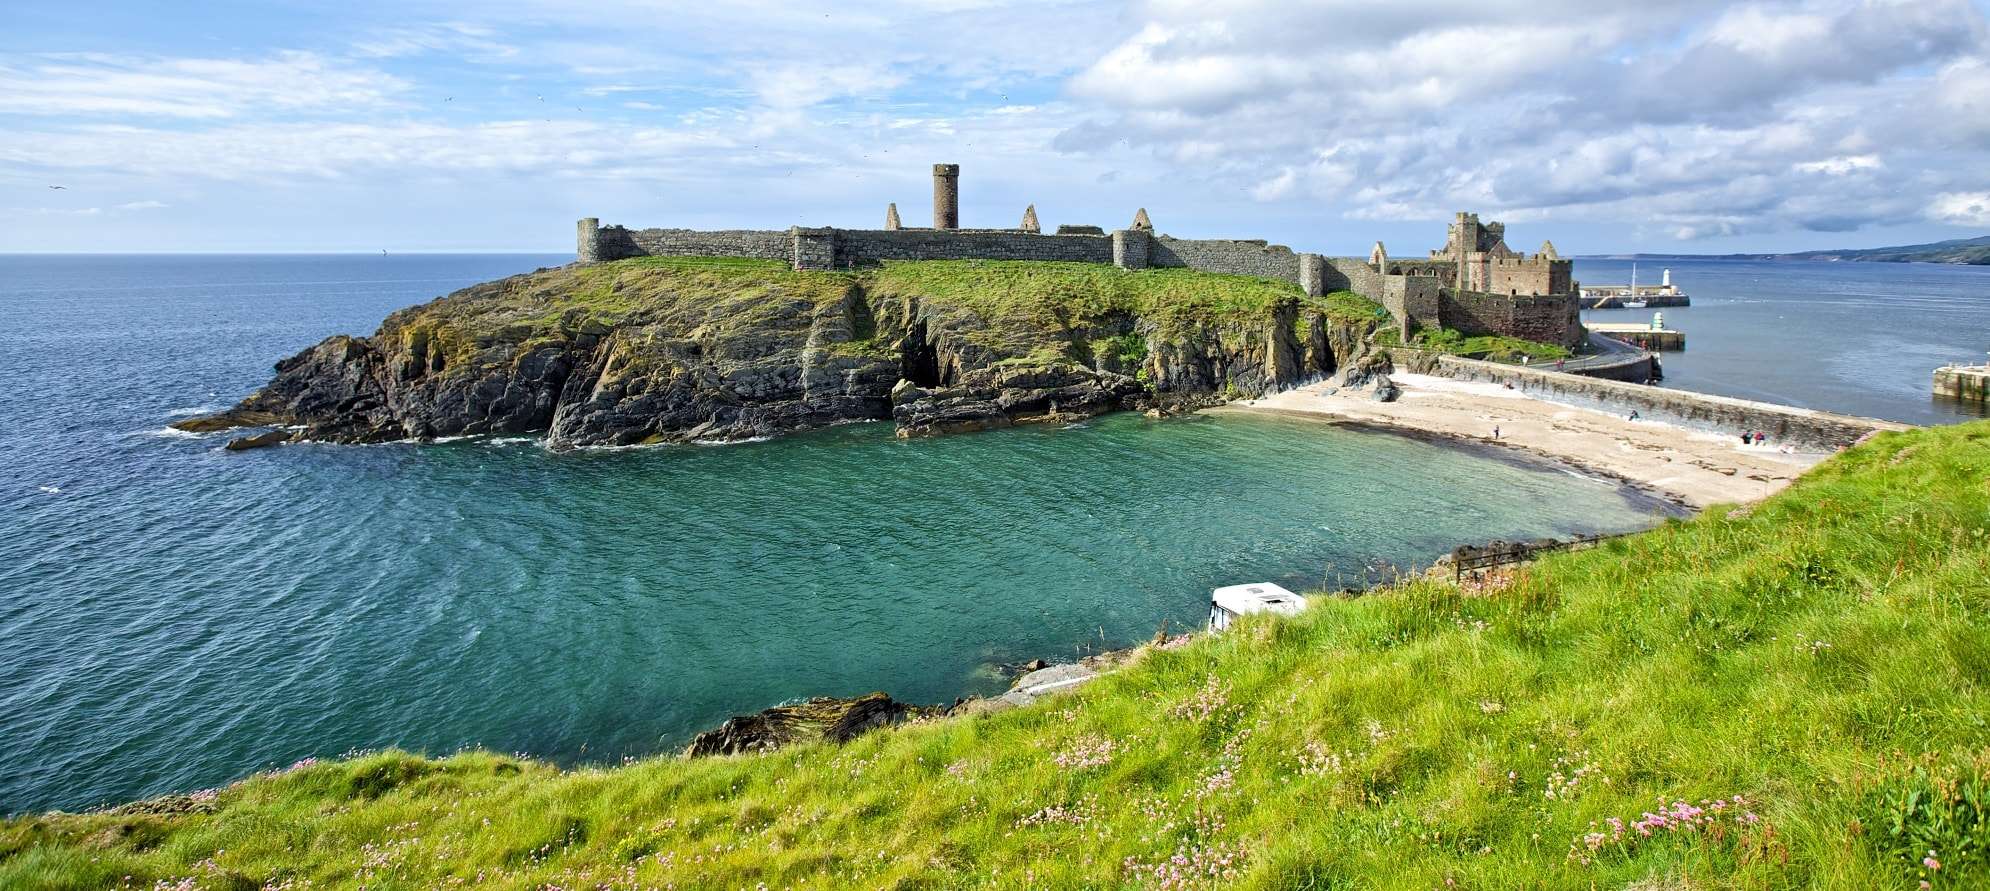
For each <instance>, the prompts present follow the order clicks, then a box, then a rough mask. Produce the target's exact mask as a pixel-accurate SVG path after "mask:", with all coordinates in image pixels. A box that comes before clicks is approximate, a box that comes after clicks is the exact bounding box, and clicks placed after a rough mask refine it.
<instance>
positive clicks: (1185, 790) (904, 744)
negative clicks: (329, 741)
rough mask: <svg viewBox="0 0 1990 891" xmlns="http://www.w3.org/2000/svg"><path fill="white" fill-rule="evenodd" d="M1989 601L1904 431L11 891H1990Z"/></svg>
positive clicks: (116, 831)
mask: <svg viewBox="0 0 1990 891" xmlns="http://www.w3.org/2000/svg"><path fill="white" fill-rule="evenodd" d="M1986 579H1990V422H1978V423H1973V424H1968V425H1961V426H1954V427H1947V428H1936V429H1931V430H1926V431H1916V432H1910V433H1899V434H1885V435H1882V436H1880V437H1878V438H1877V439H1875V440H1874V441H1873V442H1871V443H1869V444H1867V445H1865V446H1862V447H1860V448H1858V449H1855V450H1853V451H1851V452H1849V453H1846V454H1844V455H1841V456H1839V457H1837V458H1835V459H1833V460H1832V461H1830V462H1828V463H1826V464H1824V465H1822V466H1820V467H1819V468H1817V469H1816V470H1814V471H1812V472H1811V473H1809V474H1807V475H1806V476H1805V477H1804V478H1803V479H1801V480H1800V481H1799V482H1798V483H1797V484H1796V485H1795V486H1793V487H1792V488H1791V489H1789V490H1787V491H1785V492H1783V493H1781V494H1779V495H1777V496H1775V497H1774V498H1772V499H1770V500H1768V501H1766V502H1764V503H1762V504H1760V505H1757V506H1755V507H1754V508H1753V509H1750V510H1742V511H1729V510H1727V509H1725V508H1715V509H1713V510H1710V511H1708V512H1707V513H1705V514H1703V515H1701V516H1699V517H1697V518H1695V519H1692V520H1689V521H1668V522H1666V523H1665V524H1664V525H1662V526H1661V527H1659V528H1657V529H1656V530H1654V531H1651V532H1648V533H1645V534H1641V535H1638V536H1634V537H1630V538H1626V539H1619V540H1614V541H1612V542H1610V543H1609V544H1608V545H1606V546H1604V547H1600V548H1597V549H1594V550H1589V551H1584V552H1578V553H1567V554H1561V555H1556V556H1554V557H1551V558H1549V559H1547V560H1545V561H1543V562H1541V563H1539V564H1537V565H1535V566H1534V567H1532V568H1531V569H1528V570H1526V571H1524V572H1521V573H1519V574H1518V575H1516V576H1514V577H1512V578H1511V579H1508V580H1506V581H1504V582H1502V583H1498V584H1493V585H1490V586H1487V587H1484V588H1480V589H1473V590H1460V589H1458V588H1456V587H1453V586H1451V585H1449V584H1446V583H1443V582H1439V581H1425V580H1417V581H1410V582H1406V583H1404V584H1401V585H1399V586H1397V587H1395V588H1393V589H1390V590H1385V591H1381V592H1378V593H1375V594H1373V595H1371V596H1367V597H1363V598H1359V599H1355V600H1344V601H1343V600H1324V601H1322V602H1320V603H1319V604H1318V605H1317V606H1316V607H1315V608H1314V609H1313V610H1311V611H1310V612H1309V613H1308V614H1307V615H1305V616H1303V617H1301V618H1299V619H1296V620H1292V621H1251V622H1247V623H1244V624H1243V625H1242V626H1240V627H1239V628H1237V629H1236V630H1233V631H1231V632H1229V633H1226V634H1224V635H1222V636H1220V637H1215V638H1208V639H1201V640H1198V641H1197V642H1195V643H1193V644H1191V645H1188V646H1185V647H1180V648H1176V649H1170V650H1161V649H1155V648H1149V649H1148V650H1146V651H1144V652H1143V653H1142V654H1141V655H1140V656H1139V657H1137V659H1136V661H1135V662H1134V663H1133V664H1132V666H1131V667H1128V668H1126V669H1123V670H1121V671H1119V672H1118V673H1116V674H1113V675H1110V676H1108V677H1106V678H1105V679H1103V680H1100V681H1097V682H1094V683H1093V684H1091V685H1089V686H1088V687H1085V688H1082V689H1080V690H1078V691H1077V692H1075V693H1073V694H1071V695H1069V696H1066V697H1061V698H1057V699H1053V700H1051V701H1049V702H1047V703H1045V704H1042V705H1039V706H1038V707H1035V708H1030V709H1024V710H1019V711H1014V712H1009V713H1005V714H1000V715H994V716H983V717H978V718H971V719H957V720H942V721H938V722H934V723H929V724H924V725H919V726H914V727H910V728H905V729H900V730H896V731H889V732H881V733H875V734H872V735H870V736H867V737H863V738H861V739H859V740H857V741H855V742H853V743H851V744H849V745H846V746H844V747H841V748H832V747H827V746H808V747H801V748H796V749H793V750H788V751H783V752H780V753H776V754H772V755H763V756H745V757H734V758H722V759H711V760H700V761H684V760H680V759H677V758H674V757H659V758H655V759H651V760H645V761H641V762H637V763H633V764H630V765H626V766H622V767H616V768H604V769H584V770H574V771H561V770H558V769H555V768H553V767H550V766H547V765H545V764H541V763H536V762H531V761H523V760H518V759H514V758H507V757H500V756H497V755H491V754H484V753H470V754H461V755H456V756H453V757H449V758H444V759H440V760H426V759H422V758H418V757H415V756H413V755H407V754H402V753H385V754H378V755H371V756H366V757H360V758H356V759H353V760H349V761H343V762H336V763H324V764H317V765H311V766H304V767H300V768H296V769H292V770H288V771H282V772H277V773H272V774H267V775H259V776H256V777H252V778H250V779H247V780H245V781H242V782H240V783H237V784H235V785H232V786H230V787H228V788H225V789H222V790H220V791H219V792H218V794H215V795H214V796H213V797H212V800H211V801H207V802H202V801H199V800H195V801H182V802H180V804H182V805H183V806H190V807H192V808H195V809H202V808H207V809H211V812H208V813H191V814H185V815H180V816H143V815H136V816H115V815H103V814H99V815H80V816H78V815H48V816H31V817H25V818H21V819H16V820H13V821H11V822H7V823H5V824H0V887H7V888H15V887H24V888H28V887H31V888H98V887H106V886H109V885H113V884H115V883H116V882H117V881H118V879H119V878H120V877H123V876H132V877H133V880H132V882H133V884H135V885H141V886H146V887H150V885H151V883H152V882H153V881H155V880H160V879H164V880H176V879H179V878H183V877H193V878H194V879H196V880H197V881H198V882H200V883H202V885H201V886H203V887H243V888H252V887H256V885H257V884H258V883H277V884H279V886H281V887H305V886H307V884H308V885H309V886H312V887H358V886H360V885H362V884H363V885H365V886H366V887H368V888H376V889H389V888H428V887H446V886H451V885H474V886H478V887H505V888H532V887H540V886H541V885H542V884H551V885H557V886H559V887H568V888H572V887H596V886H597V885H598V886H599V887H609V888H626V887H662V886H665V885H666V884H668V883H675V885H676V887H680V888H721V887H722V888H753V887H757V886H758V885H759V883H765V884H766V885H767V886H768V887H813V888H837V887H867V888H869V887H885V888H924V887H991V888H1019V887H1032V888H1080V887H1121V886H1130V887H1142V886H1153V885H1156V884H1158V883H1157V882H1155V881H1153V875H1154V873H1153V869H1154V868H1156V867H1157V865H1160V864H1163V863H1164V862H1166V861H1168V860H1169V858H1171V857H1173V856H1175V855H1177V854H1179V855H1181V856H1183V857H1185V858H1187V860H1188V862H1189V863H1191V864H1196V865H1197V867H1196V868H1197V869H1198V870H1201V872H1200V873H1199V875H1202V876H1203V878H1204V879H1209V880H1210V882H1207V883H1208V884H1213V883H1214V880H1215V879H1221V880H1223V881H1224V882H1233V883H1234V884H1236V885H1237V886H1240V887H1246V888H1280V889H1284V888H1370V887H1417V888H1444V887H1453V884H1452V883H1454V882H1455V883H1456V884H1455V886H1456V887H1462V888H1571V889H1575V888H1626V887H1636V888H1667V889H1670V888H1681V889H1684V888H1693V889H1698V888H1848V889H1850V888H1861V889H1863V888H1913V887H1915V885H1916V883H1917V882H1918V881H1920V880H1922V879H1924V878H1925V879H1926V880H1928V881H1929V882H1930V883H1931V884H1932V885H1933V886H1934V887H1936V888H1958V889H1959V888H1972V887H1984V886H1985V885H1986V883H1990V862H1986V853H1985V852H1986V849H1990V692H1986V690H1985V686H1984V685H1985V682H1986V680H1990V614H1986V613H1990V583H1986V581H1985V580H1986ZM1735 796H1740V797H1741V800H1740V801H1739V802H1738V803H1737V802H1736V801H1735V799H1734V797H1735ZM1715 799H1719V800H1722V801H1725V802H1727V805H1726V806H1725V807H1724V808H1723V809H1722V811H1721V813H1720V814H1719V815H1718V816H1717V817H1715V818H1713V819H1711V820H1710V821H1708V822H1707V823H1705V824H1704V825H1702V826H1700V827H1699V828H1697V829H1695V830H1690V831H1689V830H1679V831H1672V830H1666V829H1663V828H1661V829H1658V830H1656V831H1654V832H1653V834H1652V835H1650V836H1648V837H1647V836H1644V835H1640V834H1639V833H1638V832H1637V831H1636V830H1635V829H1634V828H1631V827H1630V826H1628V825H1627V827H1626V829H1625V831H1624V834H1623V835H1622V836H1618V835H1617V834H1616V833H1615V832H1614V831H1613V829H1612V827H1611V824H1610V822H1609V821H1610V820H1611V819H1612V818H1615V819H1617V820H1621V821H1623V822H1624V823H1626V824H1633V823H1635V821H1638V820H1639V819H1640V818H1641V816H1642V815H1643V814H1644V813H1645V812H1647V811H1657V810H1666V809H1667V808H1669V806H1670V805H1671V803H1672V802H1676V801H1684V802H1688V803H1699V802H1703V801H1710V800H1715ZM1661 804H1664V805H1666V807H1661ZM1708 810H1711V808H1708ZM1749 815H1752V816H1749ZM1591 833H1600V836H1593V835H1591ZM1587 839H1594V840H1595V841H1594V843H1593V844H1592V843H1591V841H1590V840H1587ZM1931 850H1932V851H1934V852H1935V854H1934V856H1935V857H1936V859H1937V860H1938V861H1939V862H1940V863H1941V869H1940V870H1938V871H1934V870H1929V869H1927V868H1925V867H1924V866H1922V864H1921V860H1922V858H1923V857H1925V856H1927V852H1928V851H1931ZM284 882H290V883H292V884H288V885H284V884H281V883H284Z"/></svg>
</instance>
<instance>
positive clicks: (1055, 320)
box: [174, 258, 1379, 448]
mask: <svg viewBox="0 0 1990 891" xmlns="http://www.w3.org/2000/svg"><path fill="white" fill-rule="evenodd" d="M1377 310H1379V307H1375V306H1374V304H1371V303H1367V302H1366V301H1363V300H1362V299H1361V298H1359V297H1356V296H1354V295H1352V294H1331V295H1326V296H1323V297H1311V296H1308V295H1306V294H1305V293H1303V292H1302V291H1300V290H1299V289H1298V288H1297V287H1295V286H1293V285H1290V284H1287V283H1284V282H1277V281H1272V280H1267V279H1257V278H1248V277H1242V276H1231V275H1218V274H1211V273H1200V272H1192V271H1189V270H1181V269H1152V270H1141V271H1127V270H1120V269H1116V268H1113V267H1106V266H1099V265H1095V264H1078V263H1069V264H1067V263H1042V262H1035V263H1024V262H999V261H931V262H916V263H896V264H887V265H885V266H883V267H878V268H872V269H865V270H859V271H853V272H797V271H794V270H790V269H788V268H786V267H785V266H784V265H782V264H779V263H773V262H763V261H750V260H697V259H692V260H685V259H661V258H642V259H635V260H623V261H617V262H612V263H601V264H588V265H573V266H567V267H562V268H557V269H541V270H539V271H537V272H532V273H528V274H524V275H517V276H512V277H510V278H506V279H503V280H500V281H494V282H488V283H485V284H480V285H475V286H472V287H469V288H465V289H463V290H461V291H457V292H455V293H453V294H450V295H448V296H446V297H442V298H440V299H437V300H435V301H432V302H430V303H427V304H424V305H421V306H415V307H410V308H408V309H403V310H400V311H398V312H395V313H394V314H392V315H390V316H388V317H387V319H386V321H385V322H383V323H382V324H381V326H380V329H379V330H378V331H377V332H375V333H374V334H373V335H371V336H368V337H352V336H346V335H339V336H335V337H330V338H327V339H326V340H324V341H323V342H321V343H319V344H317V345H315V346H312V347H310V348H308V349H306V350H304V351H303V352H300V353H298V354H297V355H295V356H292V357H290V358H288V359H285V360H283V361H281V362H279V363H277V365H276V376H275V377H274V379H272V380H271V381H270V382H269V384H268V385H266V386H265V387H263V388H262V389H260V390H258V391H256V392H255V393H254V394H252V395H251V396H249V397H248V398H247V399H244V400H243V401H242V402H241V403H240V404H238V405H236V406H235V407H233V408H231V409H228V410H227V411H223V412H220V413H217V414H213V415H207V416H202V417H196V418H190V419H187V420H183V421H180V422H178V423H176V424H175V425H174V426H175V427H178V428H180V429H183V430H189V431H194V432H209V431H216V430H225V429H231V428H239V427H249V428H263V431H262V432H259V433H255V434H253V435H248V436H243V437H241V438H239V439H237V440H235V441H234V442H231V443H230V446H231V447H234V448H243V447H254V446H260V445H270V444H274V443H277V442H282V441H287V440H317V441H326V442H344V443H368V442H385V441H393V440H404V439H427V438H434V437H442V436H458V435H468V434H529V433H543V434H544V435H545V438H546V441H547V444H548V445H549V446H551V447H554V448H571V447H579V446H613V445H636V444H648V443H667V442H684V441H692V440H701V441H711V440H719V441H723V440H736V439H745V438H752V437H761V436H770V435H777V434H781V433H786V432H791V431H795V430H801V429H807V428H812V427H821V426H826V425H830V424H836V423H840V422H847V421H858V420H885V419H890V420H892V421H893V422H894V423H895V424H896V425H897V427H898V432H899V434H900V435H901V436H923V435H931V434H939V433H948V432H955V431H962V430H979V429H987V428H991V427H1002V426H1007V425H1010V424H1016V423H1029V422H1033V421H1048V420H1065V419H1073V418H1081V417H1085V416H1088V415H1093V414H1097V413H1100V412H1105V411H1111V410H1115V409H1120V408H1160V409H1162V410H1164V411H1165V410H1169V409H1171V408H1174V407H1178V406H1184V405H1187V406H1194V405H1201V404H1210V403H1213V402H1217V401H1223V400H1226V399H1234V398H1251V397H1257V396H1262V395H1264V394H1266V393H1270V392H1275V391H1277V390H1281V389H1285V388H1287V387H1291V386H1296V385H1298V384H1301V383H1304V382H1306V381H1308V380H1314V379H1319V378H1322V377H1324V376H1326V375H1329V374H1331V373H1333V372H1335V371H1336V370H1338V369H1340V368H1342V367H1344V366H1350V365H1352V364H1355V363H1357V362H1358V360H1359V359H1360V357H1361V356H1362V354H1363V353H1364V351H1365V349H1366V346H1365V343H1366V336H1367V334H1368V333H1369V331H1370V330H1371V329H1372V327H1373V326H1374V324H1375V318H1376V315H1375V314H1376V311H1377Z"/></svg>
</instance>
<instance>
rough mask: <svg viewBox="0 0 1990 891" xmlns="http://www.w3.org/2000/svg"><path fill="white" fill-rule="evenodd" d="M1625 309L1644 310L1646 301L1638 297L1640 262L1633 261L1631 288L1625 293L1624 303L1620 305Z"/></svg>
mask: <svg viewBox="0 0 1990 891" xmlns="http://www.w3.org/2000/svg"><path fill="white" fill-rule="evenodd" d="M1618 305H1619V306H1622V307H1623V308H1625V309H1644V308H1645V301H1644V300H1642V299H1640V298H1639V297H1638V261H1636V260H1632V261H1631V287H1630V288H1629V289H1628V290H1626V291H1625V292H1624V302H1623V303H1620V304H1618Z"/></svg>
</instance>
